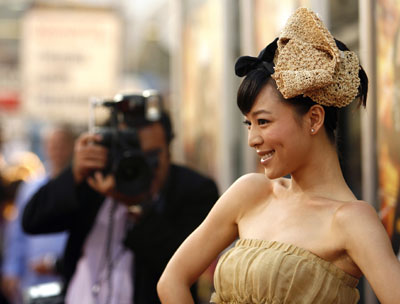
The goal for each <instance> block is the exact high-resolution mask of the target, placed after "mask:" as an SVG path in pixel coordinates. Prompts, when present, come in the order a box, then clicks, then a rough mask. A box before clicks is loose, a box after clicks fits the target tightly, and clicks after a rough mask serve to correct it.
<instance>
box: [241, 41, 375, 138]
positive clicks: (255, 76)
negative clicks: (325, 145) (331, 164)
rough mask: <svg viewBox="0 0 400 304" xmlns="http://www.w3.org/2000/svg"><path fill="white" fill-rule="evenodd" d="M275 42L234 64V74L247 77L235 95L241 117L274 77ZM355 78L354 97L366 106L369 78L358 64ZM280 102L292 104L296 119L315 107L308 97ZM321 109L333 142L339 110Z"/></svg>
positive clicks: (342, 49) (342, 46)
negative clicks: (355, 92)
mask: <svg viewBox="0 0 400 304" xmlns="http://www.w3.org/2000/svg"><path fill="white" fill-rule="evenodd" d="M277 40H278V39H275V40H274V41H273V42H272V43H270V44H269V45H268V46H267V47H266V48H265V49H264V50H262V51H261V52H260V55H259V56H258V58H255V57H248V56H246V57H241V58H239V59H238V61H237V63H236V66H235V69H236V74H237V75H238V76H244V75H246V77H245V78H244V79H243V81H242V83H241V85H240V87H239V89H238V93H237V105H238V107H239V109H240V111H241V112H242V113H243V114H244V115H246V114H248V113H249V112H250V110H251V108H252V107H253V105H254V103H255V101H256V98H257V96H258V95H259V93H260V91H261V89H262V88H263V87H264V86H265V85H266V84H267V82H268V80H269V79H270V78H271V75H272V74H273V69H271V66H272V67H273V65H274V64H273V60H272V58H273V55H274V54H275V51H276V49H277ZM335 42H336V45H337V47H338V48H339V50H341V51H348V50H349V49H348V48H347V46H346V45H345V44H344V43H343V42H341V41H339V40H336V39H335ZM358 76H359V78H360V85H359V87H358V94H357V98H358V102H359V106H361V105H362V106H364V107H365V106H366V100H367V93H368V77H367V75H366V73H365V71H364V69H363V68H362V66H361V65H360V70H359V73H358ZM283 100H285V102H287V103H289V104H290V105H292V106H293V107H294V109H295V112H296V114H298V115H299V116H303V115H304V114H306V113H307V112H308V110H309V109H310V108H311V107H312V106H313V105H316V104H317V103H316V102H314V101H312V100H311V98H309V97H306V96H302V95H299V96H296V97H293V98H290V99H284V98H283ZM323 108H324V110H325V119H324V127H325V130H326V133H327V135H328V138H329V139H330V141H331V142H332V143H335V141H336V135H335V130H336V127H337V121H338V116H339V108H337V107H328V106H323Z"/></svg>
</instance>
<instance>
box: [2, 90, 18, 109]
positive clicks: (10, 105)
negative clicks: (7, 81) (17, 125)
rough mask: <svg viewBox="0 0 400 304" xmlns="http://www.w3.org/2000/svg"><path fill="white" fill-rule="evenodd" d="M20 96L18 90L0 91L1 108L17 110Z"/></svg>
mask: <svg viewBox="0 0 400 304" xmlns="http://www.w3.org/2000/svg"><path fill="white" fill-rule="evenodd" d="M19 104H20V102H19V96H18V93H17V92H13V91H4V90H1V91H0V110H1V111H7V112H8V111H16V110H18V108H19Z"/></svg>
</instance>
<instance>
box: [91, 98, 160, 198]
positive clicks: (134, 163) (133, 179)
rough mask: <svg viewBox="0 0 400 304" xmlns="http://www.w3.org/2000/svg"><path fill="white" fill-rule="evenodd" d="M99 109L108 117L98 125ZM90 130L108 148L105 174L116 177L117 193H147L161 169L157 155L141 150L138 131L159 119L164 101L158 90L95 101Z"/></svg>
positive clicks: (126, 194) (130, 194)
mask: <svg viewBox="0 0 400 304" xmlns="http://www.w3.org/2000/svg"><path fill="white" fill-rule="evenodd" d="M96 107H103V108H106V109H107V110H108V112H109V118H108V121H107V123H106V124H104V125H103V126H96V125H95V121H94V120H95V119H94V112H95V108H96ZM91 109H92V110H91V113H92V115H91V119H90V121H89V131H90V132H92V133H97V134H100V135H101V136H102V141H101V142H100V144H101V145H103V146H105V147H107V148H108V151H109V153H108V162H107V165H106V167H105V168H104V173H105V174H109V173H111V174H112V175H114V177H115V181H116V190H117V191H118V192H119V193H121V194H123V195H125V196H128V197H135V196H137V195H141V194H145V193H147V192H148V190H149V189H150V185H151V182H152V180H153V177H154V171H155V169H156V168H157V166H158V162H159V160H158V153H156V152H154V151H153V152H152V153H145V152H144V151H142V148H141V145H140V139H139V134H138V130H139V128H140V127H143V126H145V125H146V124H150V123H154V122H157V121H159V120H160V118H161V115H162V112H163V109H162V98H161V96H160V94H159V93H158V92H157V91H155V90H146V91H143V93H142V94H118V95H116V96H115V97H114V99H113V100H92V101H91Z"/></svg>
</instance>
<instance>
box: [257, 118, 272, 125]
mask: <svg viewBox="0 0 400 304" xmlns="http://www.w3.org/2000/svg"><path fill="white" fill-rule="evenodd" d="M257 122H258V124H259V125H265V124H267V123H269V122H270V121H269V120H268V119H258V120H257Z"/></svg>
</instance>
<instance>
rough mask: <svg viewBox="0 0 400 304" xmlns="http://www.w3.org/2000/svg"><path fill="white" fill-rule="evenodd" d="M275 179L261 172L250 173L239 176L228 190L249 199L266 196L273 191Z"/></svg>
mask: <svg viewBox="0 0 400 304" xmlns="http://www.w3.org/2000/svg"><path fill="white" fill-rule="evenodd" d="M272 186H273V181H271V180H270V179H268V178H267V177H266V176H265V175H264V174H261V173H249V174H245V175H243V176H241V177H240V178H238V179H237V180H236V181H235V182H234V183H233V184H232V186H231V187H230V188H229V189H228V191H230V192H233V193H234V194H235V195H239V196H240V197H245V198H247V200H248V199H251V198H257V197H260V196H261V197H264V196H265V195H266V194H268V193H270V192H271V191H272Z"/></svg>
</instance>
